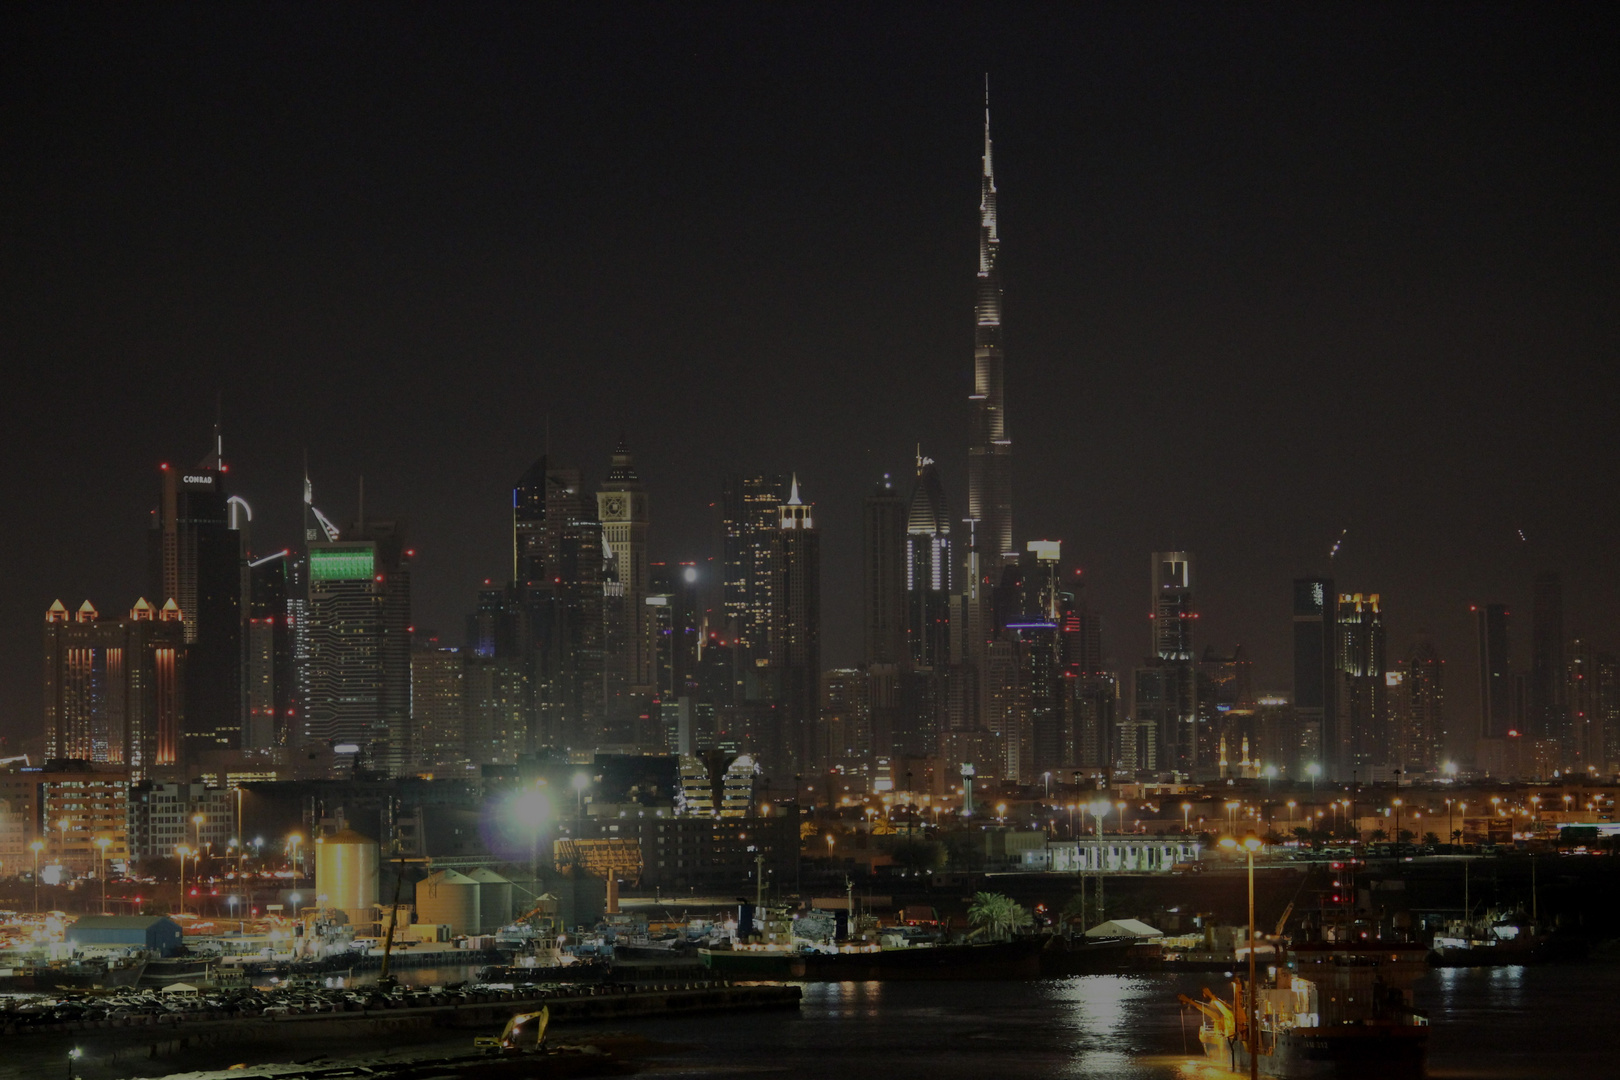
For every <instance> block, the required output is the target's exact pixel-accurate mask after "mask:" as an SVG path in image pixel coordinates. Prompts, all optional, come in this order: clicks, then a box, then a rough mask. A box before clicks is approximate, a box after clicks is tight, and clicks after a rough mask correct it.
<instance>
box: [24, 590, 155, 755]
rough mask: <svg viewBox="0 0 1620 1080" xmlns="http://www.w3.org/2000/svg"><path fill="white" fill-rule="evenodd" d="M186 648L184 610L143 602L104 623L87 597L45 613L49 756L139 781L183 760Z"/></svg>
mask: <svg viewBox="0 0 1620 1080" xmlns="http://www.w3.org/2000/svg"><path fill="white" fill-rule="evenodd" d="M185 664H186V646H185V640H184V624H183V623H182V621H181V613H180V609H179V607H178V606H177V605H176V604H175V603H174V601H172V600H171V601H168V602H167V603H165V604H164V606H163V608H162V609H161V610H160V609H158V608H155V607H153V606H152V605H151V604H150V603H148V602H147V601H146V600H144V599H142V600H138V601H136V603H135V606H134V607H133V608H131V609H130V612H129V617H128V618H125V619H103V618H101V615H100V613H99V612H97V611H96V609H95V607H94V605H92V604H91V603H90V601H88V600H86V601H85V602H84V603H83V604H81V605H80V606H79V609H78V610H77V611H75V612H73V613H71V614H69V612H68V610H67V608H66V607H65V606H64V605H63V604H62V602H61V601H60V600H58V601H57V602H56V603H54V604H52V605H51V608H50V610H49V611H47V612H46V613H45V756H46V757H47V758H77V759H81V760H84V761H96V762H107V763H111V764H118V765H123V766H126V767H128V769H129V771H130V775H131V776H133V777H134V778H136V779H141V778H143V777H146V776H150V775H151V774H152V772H153V770H157V769H166V768H169V767H171V766H174V765H175V764H177V763H178V757H179V745H180V735H181V731H182V725H183V723H184V718H185Z"/></svg>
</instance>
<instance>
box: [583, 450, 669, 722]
mask: <svg viewBox="0 0 1620 1080" xmlns="http://www.w3.org/2000/svg"><path fill="white" fill-rule="evenodd" d="M596 513H597V519H598V520H599V521H601V523H602V542H603V544H604V546H605V550H606V551H607V552H610V553H611V554H612V561H613V567H614V571H615V573H614V575H613V576H614V582H613V583H611V584H610V588H611V590H612V595H614V596H615V597H617V598H620V599H622V616H621V619H622V623H623V627H622V636H623V640H622V643H619V644H618V646H617V648H615V649H614V650H613V651H612V653H611V654H610V655H607V656H606V657H605V658H604V663H605V664H606V665H607V667H608V668H609V669H610V670H611V672H612V674H613V676H614V678H615V680H616V681H620V680H622V683H623V695H625V699H624V700H622V701H619V702H617V703H615V704H616V705H617V709H618V712H619V713H620V715H617V716H616V717H615V721H616V722H617V723H619V724H621V725H622V724H623V723H624V722H625V720H626V716H624V715H622V714H623V713H624V711H625V710H626V709H627V708H628V709H629V710H634V711H638V712H645V711H646V703H647V699H649V698H650V697H651V696H652V695H653V693H654V692H655V691H656V689H657V680H656V678H655V676H654V673H653V668H654V662H655V649H654V646H653V636H652V623H651V620H649V618H648V615H647V594H648V572H649V567H648V559H647V531H648V524H649V519H648V515H647V490H646V487H645V486H644V485H643V484H642V482H641V477H640V476H638V475H637V473H636V464H635V459H634V458H633V457H632V456H631V455H630V449H629V447H628V446H626V445H625V442H624V440H623V439H620V440H619V445H618V447H617V448H616V449H615V450H614V451H613V464H612V466H611V467H610V468H609V469H608V475H607V480H606V481H605V482H604V483H603V484H602V489H601V490H600V491H599V492H597V494H596Z"/></svg>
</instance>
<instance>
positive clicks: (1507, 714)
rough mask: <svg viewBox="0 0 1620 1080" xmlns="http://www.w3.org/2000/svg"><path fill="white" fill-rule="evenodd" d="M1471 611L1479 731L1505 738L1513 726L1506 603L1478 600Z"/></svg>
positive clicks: (1489, 735)
mask: <svg viewBox="0 0 1620 1080" xmlns="http://www.w3.org/2000/svg"><path fill="white" fill-rule="evenodd" d="M1470 610H1472V611H1473V613H1474V620H1475V639H1476V644H1477V653H1476V655H1477V657H1478V660H1479V733H1478V737H1479V738H1481V739H1505V738H1507V733H1508V732H1509V731H1510V730H1512V728H1513V723H1514V721H1513V673H1512V671H1511V670H1510V667H1509V664H1510V660H1509V655H1510V654H1509V651H1508V609H1507V605H1506V604H1478V605H1475V606H1474V607H1473V608H1472V609H1470Z"/></svg>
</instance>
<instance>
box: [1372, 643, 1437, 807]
mask: <svg viewBox="0 0 1620 1080" xmlns="http://www.w3.org/2000/svg"><path fill="white" fill-rule="evenodd" d="M1386 680H1387V681H1388V682H1389V684H1390V689H1391V691H1392V692H1393V693H1394V694H1395V695H1396V698H1397V700H1395V701H1392V702H1391V703H1390V713H1391V715H1392V716H1393V717H1394V720H1395V723H1394V731H1393V734H1392V740H1393V745H1392V746H1391V750H1390V764H1391V765H1392V766H1393V767H1394V768H1397V769H1400V770H1401V771H1402V773H1403V774H1405V775H1406V776H1407V777H1409V778H1412V779H1416V778H1417V777H1418V776H1419V775H1421V774H1423V773H1430V774H1435V773H1438V772H1439V771H1440V767H1441V765H1442V764H1443V763H1444V759H1445V753H1446V721H1445V665H1444V664H1442V663H1441V660H1440V652H1439V650H1438V649H1436V648H1435V647H1434V642H1433V641H1431V640H1430V639H1429V638H1428V637H1427V636H1419V637H1418V639H1417V640H1416V641H1415V642H1413V643H1412V648H1411V650H1410V651H1409V652H1408V653H1407V654H1406V659H1405V660H1404V661H1402V662H1401V663H1400V664H1399V665H1398V668H1397V670H1395V671H1391V672H1389V673H1388V675H1387V676H1386Z"/></svg>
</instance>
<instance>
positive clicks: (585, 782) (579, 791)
mask: <svg viewBox="0 0 1620 1080" xmlns="http://www.w3.org/2000/svg"><path fill="white" fill-rule="evenodd" d="M590 786H591V778H590V777H589V776H587V775H586V774H584V773H582V772H579V773H575V774H574V794H575V796H576V797H577V799H578V817H579V824H578V829H579V832H580V834H581V835H583V834H584V832H585V789H586V788H588V787H590Z"/></svg>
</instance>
